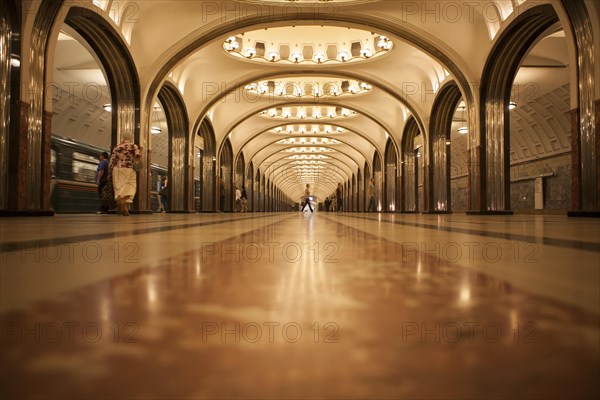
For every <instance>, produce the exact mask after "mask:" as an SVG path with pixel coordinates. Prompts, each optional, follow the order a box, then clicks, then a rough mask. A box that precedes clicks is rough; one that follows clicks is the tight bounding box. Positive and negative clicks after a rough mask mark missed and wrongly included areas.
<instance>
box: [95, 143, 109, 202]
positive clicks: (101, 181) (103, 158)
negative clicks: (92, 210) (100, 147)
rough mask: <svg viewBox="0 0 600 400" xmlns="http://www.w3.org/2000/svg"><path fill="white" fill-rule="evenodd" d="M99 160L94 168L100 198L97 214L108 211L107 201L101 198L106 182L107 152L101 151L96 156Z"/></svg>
mask: <svg viewBox="0 0 600 400" xmlns="http://www.w3.org/2000/svg"><path fill="white" fill-rule="evenodd" d="M98 159H99V160H100V162H99V163H98V168H97V169H96V185H97V186H98V198H99V199H100V210H99V211H98V212H97V214H106V213H107V212H108V203H107V202H106V200H105V199H103V198H102V190H103V189H104V187H105V186H106V184H107V183H108V153H107V152H106V151H103V152H102V154H100V156H99V157H98Z"/></svg>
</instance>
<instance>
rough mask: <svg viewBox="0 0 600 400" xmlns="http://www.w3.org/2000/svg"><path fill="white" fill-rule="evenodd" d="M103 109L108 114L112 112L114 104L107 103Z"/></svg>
mask: <svg viewBox="0 0 600 400" xmlns="http://www.w3.org/2000/svg"><path fill="white" fill-rule="evenodd" d="M102 108H104V111H106V112H112V104H110V103H106V104H105V105H103V106H102Z"/></svg>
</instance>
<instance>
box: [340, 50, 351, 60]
mask: <svg viewBox="0 0 600 400" xmlns="http://www.w3.org/2000/svg"><path fill="white" fill-rule="evenodd" d="M338 59H339V60H340V61H341V62H346V61H348V60H349V59H350V55H349V54H348V52H347V51H340V52H339V53H338Z"/></svg>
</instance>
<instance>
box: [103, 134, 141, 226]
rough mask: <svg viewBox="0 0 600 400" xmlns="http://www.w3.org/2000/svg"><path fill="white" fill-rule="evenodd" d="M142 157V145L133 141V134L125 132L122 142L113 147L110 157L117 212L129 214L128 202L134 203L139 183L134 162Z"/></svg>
mask: <svg viewBox="0 0 600 400" xmlns="http://www.w3.org/2000/svg"><path fill="white" fill-rule="evenodd" d="M140 157H141V152H140V147H138V146H137V145H136V144H135V143H133V135H132V134H131V133H125V134H123V139H122V142H121V143H120V144H119V145H118V146H116V147H115V148H114V149H113V151H112V156H111V158H110V171H111V174H112V178H113V187H114V190H115V200H116V202H117V214H122V215H125V216H128V215H129V211H128V209H127V208H128V204H131V203H133V197H134V196H135V191H136V184H137V172H136V171H135V170H134V169H133V162H134V160H135V159H139V158H140Z"/></svg>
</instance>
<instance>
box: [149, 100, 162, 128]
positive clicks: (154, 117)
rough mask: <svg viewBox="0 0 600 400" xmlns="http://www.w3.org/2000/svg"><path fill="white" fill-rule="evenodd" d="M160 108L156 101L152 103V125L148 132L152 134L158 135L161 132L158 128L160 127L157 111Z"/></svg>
mask: <svg viewBox="0 0 600 400" xmlns="http://www.w3.org/2000/svg"><path fill="white" fill-rule="evenodd" d="M159 110H160V106H159V105H158V104H156V103H154V107H153V110H152V120H153V121H152V123H153V125H152V126H151V127H150V133H151V134H153V135H158V134H159V133H161V132H162V129H160V127H159V126H158V125H159V123H160V121H159V118H158V111H159Z"/></svg>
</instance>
